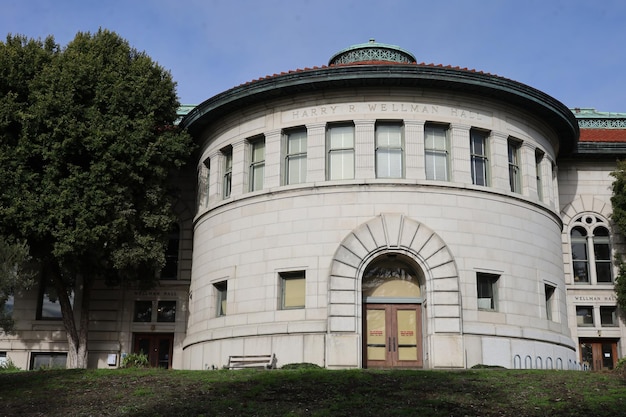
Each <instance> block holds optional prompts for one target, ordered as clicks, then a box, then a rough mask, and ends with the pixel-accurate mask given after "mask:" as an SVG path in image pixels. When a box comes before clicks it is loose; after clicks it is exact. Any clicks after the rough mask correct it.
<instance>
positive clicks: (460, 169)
mask: <svg viewBox="0 0 626 417" xmlns="http://www.w3.org/2000/svg"><path fill="white" fill-rule="evenodd" d="M450 159H451V161H450V181H451V182H460V183H464V184H471V183H472V171H471V163H470V159H471V155H470V126H469V125H461V124H453V125H452V126H451V127H450Z"/></svg>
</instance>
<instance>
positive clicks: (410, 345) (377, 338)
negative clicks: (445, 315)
mask: <svg viewBox="0 0 626 417" xmlns="http://www.w3.org/2000/svg"><path fill="white" fill-rule="evenodd" d="M423 282H424V278H423V274H421V270H420V269H419V268H418V267H417V266H413V265H412V262H410V260H408V259H405V258H404V257H403V256H397V255H395V254H387V255H383V256H381V257H379V258H377V259H376V260H374V261H373V262H372V263H371V264H370V265H369V266H368V267H367V268H366V270H365V272H364V274H363V279H362V295H363V310H364V311H363V335H364V343H363V365H364V366H365V367H367V368H390V367H411V368H416V367H422V366H423V363H424V362H423V355H422V290H421V283H423Z"/></svg>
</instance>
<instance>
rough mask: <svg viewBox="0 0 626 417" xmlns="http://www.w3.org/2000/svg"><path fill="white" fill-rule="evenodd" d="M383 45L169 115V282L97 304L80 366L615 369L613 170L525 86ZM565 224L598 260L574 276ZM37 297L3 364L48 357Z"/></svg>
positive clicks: (54, 327)
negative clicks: (172, 177)
mask: <svg viewBox="0 0 626 417" xmlns="http://www.w3.org/2000/svg"><path fill="white" fill-rule="evenodd" d="M376 48H380V50H381V51H383V52H384V53H382V52H381V53H379V52H380V51H378V52H377V51H376V50H375V49H376ZM394 48H395V47H392V46H390V45H381V44H377V43H375V42H370V43H368V44H364V45H356V46H355V47H352V48H348V49H346V50H344V51H342V52H340V53H338V54H336V55H334V56H333V58H332V59H331V62H330V65H329V66H328V67H322V68H314V69H306V70H298V71H293V72H289V73H284V74H279V75H274V76H272V77H268V78H265V79H262V80H257V81H254V82H251V83H249V84H246V85H242V86H239V87H235V88H233V89H231V90H228V91H226V92H224V93H222V94H219V95H217V96H215V97H213V98H211V99H209V100H207V101H205V102H204V103H202V104H201V105H199V106H197V107H195V108H193V109H189V108H187V109H186V111H185V113H186V115H185V116H184V117H183V118H182V120H181V125H182V126H183V127H185V128H187V129H189V131H190V132H191V133H192V135H193V136H194V138H195V139H196V142H197V144H198V146H199V149H198V152H197V154H196V155H194V160H193V161H192V163H190V169H189V172H188V173H187V174H188V176H187V177H185V179H184V181H183V182H182V183H181V185H182V186H183V190H184V193H183V199H182V201H181V202H180V203H179V205H178V206H177V207H176V210H177V213H178V215H179V217H180V219H181V223H180V231H179V236H178V239H177V240H178V243H179V245H178V250H177V252H178V255H179V260H178V263H177V274H176V275H177V279H176V280H163V281H161V286H159V287H158V288H156V289H154V290H152V291H147V292H140V291H138V290H135V289H132V288H106V287H104V286H100V287H97V288H95V289H94V293H93V294H94V295H93V298H94V304H93V311H92V315H90V317H91V320H92V322H91V329H92V330H91V332H90V337H89V343H90V354H89V358H90V366H93V367H115V366H118V365H119V360H120V358H121V356H123V355H124V354H126V353H129V352H133V351H136V350H138V349H140V348H142V349H143V348H150V349H153V348H154V349H155V352H157V353H158V354H155V355H156V356H155V357H154V360H155V361H156V362H154V364H155V365H159V366H165V365H166V366H171V367H174V368H181V369H214V368H221V367H222V366H224V365H225V364H226V363H227V362H228V356H229V355H241V354H244V355H255V354H269V353H274V354H275V355H276V358H277V361H278V363H277V364H278V366H281V365H284V364H287V363H296V362H311V363H315V364H318V365H321V366H324V367H327V368H358V367H418V368H427V369H437V368H469V367H471V366H473V365H476V364H488V365H499V366H504V367H507V368H552V369H582V368H584V367H594V368H595V367H598V366H599V367H600V368H602V367H608V361H605V362H606V363H604V362H602V361H601V363H600V364H599V365H598V364H596V363H595V362H594V361H596V360H597V359H598V358H602V356H603V355H604V353H605V352H604V351H605V350H607V349H609V350H611V355H612V356H611V360H613V361H614V360H616V359H617V357H618V356H621V352H622V351H623V349H624V348H625V347H626V346H623V342H622V341H623V340H624V337H622V333H624V324H623V322H622V321H621V320H619V319H615V320H614V321H611V320H610V317H613V316H611V313H612V312H613V310H611V308H613V307H614V306H615V296H614V293H613V290H612V288H613V287H612V285H613V281H612V280H613V279H614V276H615V270H614V267H613V265H612V263H610V260H609V267H608V268H609V270H610V271H611V274H612V275H611V276H610V277H609V281H608V282H607V281H606V279H607V278H606V263H604V264H602V263H598V262H595V263H594V259H596V258H597V259H600V258H601V256H600V253H601V249H603V248H605V247H606V246H602V245H604V244H605V242H606V244H607V245H609V247H610V250H611V251H612V250H613V249H617V248H619V247H620V245H619V244H618V242H617V241H616V238H615V231H614V230H613V229H612V226H611V225H610V212H611V208H610V196H611V190H610V184H611V177H610V175H609V174H610V172H611V171H612V170H613V169H614V167H615V154H614V153H613V154H610V155H607V154H606V153H602V152H601V151H598V149H602V143H603V142H602V141H597V142H595V145H594V146H596V148H594V149H595V150H594V149H591V150H590V151H589V152H591V153H592V154H594V155H595V156H594V157H593V158H588V157H587V154H585V155H583V154H581V151H580V142H579V127H578V121H577V117H578V118H579V119H580V118H581V115H580V114H576V113H572V111H570V110H569V109H567V108H566V107H565V106H564V105H563V104H561V103H560V102H558V101H556V100H554V99H553V98H551V97H549V96H547V95H545V94H543V93H541V92H539V91H537V90H534V89H532V88H531V87H528V86H525V85H523V84H520V83H517V82H514V81H511V80H507V79H503V78H501V77H496V76H491V75H489V74H483V73H476V72H474V71H468V70H466V69H458V68H449V67H434V66H425V65H418V64H415V62H412V63H407V62H406V61H407V60H409V61H410V60H411V58H412V55H410V54H409V53H407V52H406V51H403V50H401V49H399V48H397V50H394ZM390 51H391V52H390ZM394 51H395V52H394ZM365 52H367V53H365ZM392 52H393V53H392ZM396 52H397V53H396ZM344 53H345V55H344ZM361 56H363V57H367V58H359V57H361ZM372 57H376V59H375V60H373V58H372ZM396 57H397V58H398V60H399V61H398V62H394V61H393V60H394V59H396ZM346 59H347V61H346ZM359 59H367V62H363V61H359ZM334 60H338V61H337V62H335V61H334ZM579 113H580V112H579ZM585 114H586V113H585ZM596 116H598V115H597V114H596ZM601 116H602V117H603V115H599V116H598V117H601ZM604 116H606V117H604V118H605V119H608V118H610V117H608V116H607V115H604ZM583 130H584V129H583ZM583 136H584V135H583ZM581 140H582V138H581ZM624 142H625V143H626V137H625V140H624ZM605 226H606V228H607V229H608V230H609V231H610V233H609V236H607V237H606V239H604V236H601V235H600V234H599V235H598V236H597V237H595V236H593V233H594V231H600V230H602V229H596V227H605ZM577 227H579V228H580V227H583V228H587V229H589V235H588V236H587V238H588V239H596V240H589V242H588V244H587V246H586V247H587V248H589V247H595V246H594V244H596V243H597V244H598V245H600V246H597V247H596V249H597V253H595V254H594V253H591V252H589V253H588V254H587V255H589V254H591V255H594V256H595V258H589V256H587V258H588V259H587V262H586V263H583V261H584V260H582V259H580V257H579V256H575V260H573V259H574V257H573V255H578V254H579V252H578V251H579V250H580V248H581V247H583V246H584V245H583V246H581V243H580V242H581V239H580V237H579V236H578V235H576V233H578V232H577V231H578V230H580V229H577ZM573 233H574V234H573ZM572 239H573V240H572ZM573 241H574V245H572V242H573ZM574 252H575V253H574ZM592 264H593V266H591V265H592ZM581 266H587V267H588V271H589V274H588V275H585V276H584V277H583V280H582V282H581V273H580V268H581ZM576 271H578V272H576ZM587 277H588V279H587ZM585 279H587V281H585ZM390 288H391V289H390ZM41 298H42V293H41V292H38V291H36V290H35V291H32V292H31V293H27V294H23V295H20V296H16V300H15V303H14V312H15V316H16V318H17V319H18V333H17V335H15V336H9V337H4V338H3V339H2V340H0V352H2V351H5V352H6V354H7V356H9V357H10V358H11V359H12V361H13V362H14V363H16V364H17V365H18V366H20V367H23V368H29V367H34V364H35V361H34V359H33V358H34V357H35V358H36V357H37V354H38V353H39V354H45V353H54V352H60V353H62V352H63V351H64V349H66V342H65V336H64V333H63V332H62V331H61V329H62V326H61V325H60V323H59V321H54V320H42V319H41V315H40V314H35V313H34V312H35V311H38V310H41V308H38V307H37V306H38V300H41ZM146 302H147V303H146ZM150 302H151V303H152V304H151V305H152V310H151V316H150V317H148V316H146V314H147V313H146V311H147V310H146V308H147V307H148V306H149V305H150V304H149V303H150ZM172 302H175V304H172ZM172 305H174V306H175V307H174V308H175V318H173V317H171V316H169V318H168V319H164V320H160V317H161V316H160V315H161V313H162V311H161V309H162V308H164V309H168V308H169V310H168V311H170V312H171V307H172ZM583 313H589V314H587V315H586V316H584V317H583ZM589 316H591V318H592V319H594V320H593V322H591V323H590V322H589V320H590V319H589ZM615 317H617V316H616V315H615ZM38 318H39V319H38ZM148 319H149V320H148ZM170 319H171V321H168V320H170ZM625 336H626V335H625ZM605 345H606V346H605ZM609 345H610V346H609ZM607 346H609V347H607ZM594 349H595V350H594ZM603 349H604V350H603ZM598 352H600V353H598ZM590 355H591V356H590ZM598 355H600V356H598ZM42 357H43V358H44V359H45V360H47V357H45V356H42ZM50 358H51V359H50V360H51V361H52V360H54V355H51V356H50ZM590 358H591V359H590ZM605 365H606V366H605Z"/></svg>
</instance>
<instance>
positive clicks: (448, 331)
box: [328, 213, 464, 367]
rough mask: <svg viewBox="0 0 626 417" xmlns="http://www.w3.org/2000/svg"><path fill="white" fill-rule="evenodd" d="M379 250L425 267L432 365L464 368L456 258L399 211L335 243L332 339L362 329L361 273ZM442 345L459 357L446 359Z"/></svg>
mask: <svg viewBox="0 0 626 417" xmlns="http://www.w3.org/2000/svg"><path fill="white" fill-rule="evenodd" d="M383 253H401V254H404V255H405V256H408V257H409V258H412V259H413V260H414V261H415V262H416V263H417V264H418V265H419V266H420V268H421V269H422V270H423V272H424V275H425V281H426V282H425V297H424V303H425V305H427V306H428V319H427V327H428V329H427V330H426V332H427V333H428V335H430V339H429V341H428V345H429V346H430V348H429V350H430V351H431V353H430V365H431V367H437V366H442V367H443V366H445V367H450V366H455V367H456V366H458V367H462V366H463V365H464V358H463V353H462V339H461V292H460V285H459V275H458V271H457V267H456V264H455V262H454V258H453V256H452V254H451V252H450V249H449V248H448V247H447V245H446V244H445V242H444V241H443V239H441V237H440V236H439V235H437V234H436V233H435V232H434V231H433V230H432V229H430V228H429V227H427V226H426V225H424V224H422V223H419V222H417V221H415V220H413V219H411V218H409V217H407V216H405V215H403V214H398V213H385V214H381V215H379V216H377V217H375V218H373V219H371V220H369V221H367V222H366V223H363V224H361V225H360V226H359V227H357V228H356V229H355V230H353V231H352V232H350V233H349V234H348V235H347V236H346V237H345V238H344V240H343V241H342V242H341V244H340V245H339V248H338V249H337V251H336V252H335V256H334V257H333V261H332V266H331V274H330V277H329V290H328V291H329V295H328V296H329V310H328V331H329V334H330V335H331V339H332V335H334V334H336V335H349V334H358V333H359V332H360V323H361V293H360V291H361V275H362V273H363V270H364V268H365V267H366V266H367V264H368V263H369V262H370V261H371V260H373V259H375V258H376V257H377V256H379V255H381V254H383ZM330 343H331V344H332V343H334V341H333V340H331V341H330ZM354 343H356V344H357V345H358V344H359V342H354ZM355 347H356V348H357V350H358V346H355ZM440 349H443V350H440ZM446 350H447V351H450V350H454V351H455V353H456V354H458V355H457V356H458V358H457V357H454V358H453V357H452V356H454V355H452V356H451V355H447V356H448V358H447V359H446V358H445V356H446V353H445V352H446ZM437 351H439V352H441V353H440V355H441V358H442V359H441V361H439V360H437V358H436V357H435V352H437ZM329 353H330V352H329ZM328 360H329V366H333V363H332V362H333V357H332V354H330V355H329V358H328ZM357 362H358V361H357ZM359 365H360V364H359Z"/></svg>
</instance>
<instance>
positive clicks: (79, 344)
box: [54, 274, 91, 368]
mask: <svg viewBox="0 0 626 417" xmlns="http://www.w3.org/2000/svg"><path fill="white" fill-rule="evenodd" d="M54 282H55V285H56V287H57V292H58V296H59V302H60V303H61V313H62V315H63V325H64V327H65V331H66V333H67V346H68V350H67V367H68V368H87V353H88V350H87V335H88V333H89V304H90V301H91V279H89V278H87V279H84V278H83V277H82V276H80V275H79V276H78V277H77V278H76V285H75V286H74V288H73V290H74V301H76V300H79V301H80V302H79V304H74V305H72V303H71V301H70V297H69V295H68V293H67V290H68V288H66V287H65V285H64V283H63V280H62V279H61V277H60V276H59V275H58V274H55V277H54ZM76 316H78V321H77V320H76V318H77V317H76Z"/></svg>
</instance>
